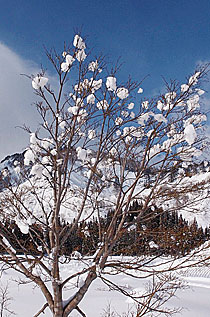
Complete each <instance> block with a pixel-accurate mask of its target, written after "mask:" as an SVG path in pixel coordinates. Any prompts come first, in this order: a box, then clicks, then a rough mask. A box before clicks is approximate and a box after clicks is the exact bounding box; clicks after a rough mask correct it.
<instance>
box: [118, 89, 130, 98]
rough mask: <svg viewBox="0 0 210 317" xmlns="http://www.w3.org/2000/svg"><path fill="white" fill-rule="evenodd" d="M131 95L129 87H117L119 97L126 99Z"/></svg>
mask: <svg viewBox="0 0 210 317" xmlns="http://www.w3.org/2000/svg"><path fill="white" fill-rule="evenodd" d="M128 96H129V92H128V89H127V88H124V87H120V88H118V89H117V97H118V98H119V99H126V98H127V97H128Z"/></svg>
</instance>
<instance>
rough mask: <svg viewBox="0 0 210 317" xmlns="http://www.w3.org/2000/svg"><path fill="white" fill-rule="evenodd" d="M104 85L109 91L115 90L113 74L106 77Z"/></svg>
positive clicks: (115, 83) (115, 81)
mask: <svg viewBox="0 0 210 317" xmlns="http://www.w3.org/2000/svg"><path fill="white" fill-rule="evenodd" d="M106 87H107V89H108V90H110V91H115V90H116V89H117V79H116V78H115V77H114V76H109V77H107V79H106Z"/></svg>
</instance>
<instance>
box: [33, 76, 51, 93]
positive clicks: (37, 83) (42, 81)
mask: <svg viewBox="0 0 210 317" xmlns="http://www.w3.org/2000/svg"><path fill="white" fill-rule="evenodd" d="M47 82H48V78H46V77H43V76H36V77H35V78H33V80H32V87H33V88H34V89H36V90H38V89H39V88H44V86H45V85H46V84H47Z"/></svg>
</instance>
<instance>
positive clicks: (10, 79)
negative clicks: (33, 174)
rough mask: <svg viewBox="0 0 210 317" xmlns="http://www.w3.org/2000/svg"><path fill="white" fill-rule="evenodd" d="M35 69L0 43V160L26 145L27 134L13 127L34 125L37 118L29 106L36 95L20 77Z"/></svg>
mask: <svg viewBox="0 0 210 317" xmlns="http://www.w3.org/2000/svg"><path fill="white" fill-rule="evenodd" d="M37 69H38V66H36V65H35V63H33V62H30V61H25V60H24V59H23V58H21V57H20V56H18V55H17V54H16V53H15V52H13V51H12V50H11V49H10V48H8V47H7V46H6V45H5V44H3V43H0V160H1V159H2V158H4V156H6V155H8V154H12V153H15V152H20V151H22V150H23V149H24V148H25V147H26V146H27V144H28V135H27V134H26V133H24V131H23V130H22V129H19V128H17V126H22V125H23V124H24V123H25V124H26V125H29V126H32V127H35V126H37V122H38V117H37V115H36V111H35V109H34V108H33V106H32V105H31V104H32V102H34V101H35V97H36V96H35V95H34V93H33V89H32V87H31V81H30V80H29V79H28V78H26V77H24V76H21V74H29V75H30V74H32V73H36V72H37Z"/></svg>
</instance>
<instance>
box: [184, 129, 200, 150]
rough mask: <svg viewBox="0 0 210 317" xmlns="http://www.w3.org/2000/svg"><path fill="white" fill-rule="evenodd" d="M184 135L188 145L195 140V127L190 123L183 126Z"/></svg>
mask: <svg viewBox="0 0 210 317" xmlns="http://www.w3.org/2000/svg"><path fill="white" fill-rule="evenodd" d="M184 137H185V140H186V141H187V143H188V144H189V145H192V144H193V143H194V142H195V140H196V137H197V133H196V131H195V128H194V126H193V125H192V124H189V125H187V126H186V127H185V129H184Z"/></svg>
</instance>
